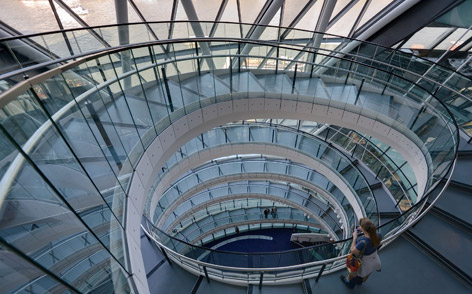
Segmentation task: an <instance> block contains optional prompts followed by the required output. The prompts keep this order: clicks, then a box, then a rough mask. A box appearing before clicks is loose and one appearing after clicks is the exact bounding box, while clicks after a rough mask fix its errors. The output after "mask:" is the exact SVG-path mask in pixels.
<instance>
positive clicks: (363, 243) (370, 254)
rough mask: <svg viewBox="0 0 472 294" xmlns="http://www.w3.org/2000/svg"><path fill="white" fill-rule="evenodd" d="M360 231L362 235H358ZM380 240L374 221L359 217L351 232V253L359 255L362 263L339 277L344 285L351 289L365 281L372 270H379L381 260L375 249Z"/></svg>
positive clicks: (377, 247) (378, 245)
mask: <svg viewBox="0 0 472 294" xmlns="http://www.w3.org/2000/svg"><path fill="white" fill-rule="evenodd" d="M360 232H362V233H363V234H364V235H363V236H360V237H358V234H359V233H360ZM381 240H382V236H381V235H380V234H379V233H378V232H377V228H376V227H375V225H374V223H373V222H372V221H371V220H370V219H368V218H361V219H360V220H359V227H358V229H356V230H355V231H354V232H353V233H352V245H351V253H352V254H353V255H356V256H361V259H362V265H361V267H360V268H359V270H358V271H357V272H355V273H353V272H348V275H347V277H344V276H341V277H340V278H341V281H342V282H343V284H344V285H346V286H347V287H348V288H350V289H353V288H354V287H355V286H356V285H362V283H363V282H365V281H367V278H369V275H370V274H371V273H372V272H373V271H374V270H376V271H380V268H381V262H380V258H379V255H378V254H377V250H378V249H379V247H380V241H381Z"/></svg>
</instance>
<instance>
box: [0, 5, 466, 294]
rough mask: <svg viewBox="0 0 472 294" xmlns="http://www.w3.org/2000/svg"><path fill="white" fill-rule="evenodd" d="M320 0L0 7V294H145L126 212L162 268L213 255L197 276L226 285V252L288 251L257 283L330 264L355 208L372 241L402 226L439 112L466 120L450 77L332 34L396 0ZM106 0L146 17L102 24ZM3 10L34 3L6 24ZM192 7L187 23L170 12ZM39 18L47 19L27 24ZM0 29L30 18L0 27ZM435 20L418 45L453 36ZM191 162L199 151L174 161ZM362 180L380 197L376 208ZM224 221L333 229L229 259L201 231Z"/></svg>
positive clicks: (437, 141)
mask: <svg viewBox="0 0 472 294" xmlns="http://www.w3.org/2000/svg"><path fill="white" fill-rule="evenodd" d="M374 2H375V3H374ZM466 2H467V1H466ZM120 3H121V4H120ZM321 3H322V1H300V3H298V1H297V4H296V5H295V2H292V1H272V2H266V1H255V2H254V1H253V2H250V3H249V2H247V1H240V0H238V1H236V0H234V1H232V0H221V1H220V0H215V1H206V2H205V4H202V5H200V4H199V2H198V1H190V0H189V1H177V0H174V1H163V2H162V3H157V1H136V0H135V1H108V0H106V1H105V0H104V1H85V0H82V1H55V0H54V1H49V2H47V1H37V2H34V3H31V1H12V0H11V1H10V0H9V1H5V3H2V4H1V5H2V9H0V17H1V19H2V21H5V23H2V25H1V30H2V39H0V46H1V48H2V50H3V51H2V52H4V53H5V54H4V55H3V56H4V58H3V61H2V62H3V64H4V66H2V70H1V71H0V74H1V77H2V78H1V83H0V95H1V96H0V107H1V112H0V144H1V146H2V148H1V151H0V155H1V156H0V162H1V166H0V176H1V183H0V259H2V260H6V261H7V262H5V264H4V265H3V264H2V267H1V268H0V281H2V285H5V286H4V288H5V289H6V290H5V291H6V293H28V292H33V293H47V292H62V293H89V292H100V291H101V292H116V293H140V292H142V291H144V292H146V291H145V290H146V288H147V285H144V284H142V282H143V281H145V280H146V279H145V277H142V276H140V277H139V278H135V277H134V276H135V275H137V272H138V271H139V262H137V261H136V260H135V259H136V256H137V255H136V248H135V246H134V245H135V244H136V243H138V240H139V231H140V227H139V224H140V223H141V221H142V222H143V225H144V228H145V229H146V230H147V233H148V234H149V237H150V238H151V237H152V238H154V239H155V241H156V242H157V244H159V245H160V246H162V248H163V249H162V250H164V252H166V253H167V254H168V256H169V257H170V258H171V259H172V260H174V261H176V262H177V263H178V264H180V265H182V266H184V267H187V268H193V270H194V271H200V272H201V271H202V270H205V272H206V271H207V268H206V267H207V266H208V264H210V265H214V267H211V266H208V267H209V270H210V273H211V275H212V276H214V277H221V276H224V275H226V277H229V278H231V279H234V280H238V281H251V280H253V279H254V277H255V276H257V275H258V274H259V273H258V272H252V271H247V270H234V269H231V268H232V267H240V268H244V267H246V268H247V267H261V268H263V267H267V268H270V267H288V266H294V267H293V270H292V268H290V270H287V269H280V272H279V270H274V269H272V270H269V272H268V273H267V277H266V279H268V280H269V281H271V280H272V281H284V279H290V278H294V277H299V276H300V273H303V275H305V274H306V275H312V276H313V275H316V274H317V273H318V272H319V271H320V268H321V266H322V265H325V266H327V268H328V269H330V270H335V269H336V268H339V267H341V266H342V265H343V260H341V259H340V257H341V256H343V255H344V254H346V253H347V252H348V251H349V248H350V242H351V240H350V239H349V238H348V237H349V234H350V232H349V231H350V230H351V227H353V226H355V224H356V221H357V218H359V217H361V216H367V217H369V218H371V219H373V220H374V221H376V222H377V221H378V222H379V224H380V225H382V227H381V231H382V233H383V234H384V235H385V236H386V237H387V238H389V237H392V238H393V237H395V236H396V234H397V232H401V231H402V230H403V229H405V228H406V227H407V226H408V225H409V223H411V221H412V219H413V218H414V217H415V216H416V215H417V213H418V212H419V211H420V210H421V208H422V206H423V205H424V203H425V202H426V201H427V200H428V199H429V197H433V196H431V191H432V190H433V189H434V188H436V187H437V186H438V185H443V184H444V179H445V177H446V175H447V174H448V172H449V171H450V169H451V167H452V166H453V164H454V162H455V159H456V152H457V138H458V129H457V124H456V120H457V123H458V124H459V125H460V126H461V127H462V128H463V130H464V131H465V132H469V131H470V130H469V126H470V121H471V120H472V114H471V112H472V109H469V108H468V107H465V106H467V105H468V104H467V103H469V102H470V101H469V97H468V96H467V92H466V91H464V89H466V88H468V85H469V84H470V83H469V80H468V79H467V78H466V77H465V76H463V75H461V74H460V73H456V72H454V71H452V70H451V69H450V68H447V67H443V66H441V65H437V64H435V63H433V62H430V61H428V60H425V59H421V58H418V57H417V56H414V55H411V54H408V53H405V52H402V51H397V50H394V49H390V48H384V47H381V46H377V45H374V44H371V43H366V42H361V41H356V40H352V39H350V37H352V36H353V35H355V33H356V32H358V31H359V30H361V29H365V28H366V26H371V25H373V22H375V21H376V18H378V17H380V16H382V15H385V14H387V13H389V11H391V10H393V9H395V8H396V6H397V4H398V3H397V1H337V3H336V5H334V6H333V7H331V8H328V7H325V6H322V5H321ZM157 5H159V8H160V9H156V6H157ZM163 7H166V8H167V9H163ZM3 8H5V9H3ZM112 8H115V9H116V11H118V12H120V11H121V12H122V11H125V10H127V11H128V22H144V21H147V22H145V23H136V24H129V25H128V24H127V25H120V26H116V25H114V18H115V9H112ZM125 8H126V9H125ZM192 8H193V9H194V10H195V11H192ZM13 11H16V12H18V11H22V12H24V14H26V15H28V14H30V15H34V16H35V17H31V20H30V22H17V23H13V22H12V24H14V26H13V27H8V25H7V24H8V23H9V22H10V19H11V18H12V17H16V15H15V13H13ZM194 13H195V14H196V15H198V20H199V22H188V21H187V20H192V21H193V20H197V19H195V15H193V14H194ZM38 16H41V17H38ZM323 19H324V20H323ZM22 20H24V18H22ZM39 20H41V22H39ZM162 20H165V22H162ZM169 20H171V21H173V20H182V21H177V22H169ZM215 20H216V21H231V22H232V23H218V22H214V21H215ZM152 21H156V22H152ZM31 22H37V23H36V24H34V23H33V25H32V23H31ZM242 23H246V24H242ZM256 24H257V25H256ZM265 25H272V26H268V27H266V26H265ZM278 25H283V26H285V28H280V27H278ZM89 26H94V27H89ZM299 28H302V29H305V30H300V29H299ZM57 29H66V30H63V31H58V32H57V31H56V32H51V33H44V32H45V31H51V30H57ZM425 29H426V28H425ZM15 30H16V31H19V32H20V33H25V34H27V33H38V34H36V35H31V36H19V37H9V36H8V35H9V34H10V35H11V34H12V32H14V31H15ZM32 30H34V31H32ZM315 30H321V31H323V32H327V34H323V35H321V34H319V33H314V31H315ZM431 31H436V30H431ZM329 33H333V34H335V35H330V34H329ZM435 33H436V32H435ZM439 33H440V34H441V36H442V37H444V38H442V37H441V40H439V39H437V40H435V41H433V42H431V44H428V45H427V47H428V48H430V49H435V48H437V49H440V50H453V49H451V48H450V46H449V43H451V42H456V43H457V41H455V40H456V39H458V38H469V31H468V29H465V28H457V29H444V30H441V32H439ZM421 35H422V34H421ZM418 36H420V34H419V35H418ZM320 37H321V38H320ZM415 38H416V37H415V36H413V38H412V39H411V40H410V41H409V42H410V43H411V44H410V45H411V46H413V45H412V44H414V43H415V42H416V43H417V42H419V41H420V39H415ZM317 40H319V42H318V41H317ZM433 43H434V44H433ZM457 44H458V43H457ZM351 47H352V48H351ZM346 48H351V49H350V50H347V49H346ZM446 105H448V106H451V110H449V109H448V108H447V107H446ZM464 105H465V106H464ZM400 141H401V142H400ZM156 146H159V148H160V149H159V150H160V151H159V152H158V153H152V152H155V150H157V147H156ZM248 146H250V147H248ZM392 146H394V147H392ZM225 148H226V149H225ZM245 148H247V149H245ZM270 148H272V149H270ZM231 149H232V150H231ZM264 149H265V150H264ZM234 150H237V151H234ZM217 154H219V155H217ZM153 156H156V158H153ZM297 158H298V161H297V160H296V159H297ZM192 160H195V162H198V160H201V161H202V162H199V163H198V164H197V165H196V166H195V167H192V168H185V164H188V162H192ZM357 162H360V163H361V164H362V169H361V168H359V167H358V163H357ZM146 164H147V167H146ZM310 164H311V165H310ZM365 170H367V171H368V173H369V174H368V175H367V174H364V172H365ZM251 175H254V176H253V178H250V176H251ZM244 177H246V178H244ZM372 177H374V178H375V179H377V180H379V181H380V182H381V184H382V185H383V186H384V187H385V188H386V190H387V191H388V195H389V197H391V201H393V202H394V203H395V207H396V208H397V209H398V213H399V217H398V218H395V219H394V220H392V221H390V222H388V223H386V224H382V223H380V219H379V217H378V207H377V203H376V199H375V195H374V194H373V193H372V189H371V183H370V182H369V180H368V178H372ZM168 179H174V180H172V181H170V182H169V181H168ZM199 185H201V187H203V186H204V188H199ZM205 185H206V186H205ZM137 187H140V188H137ZM139 189H141V190H139ZM198 189H200V190H198ZM136 191H139V192H140V193H138V194H136ZM349 195H351V196H349ZM434 197H435V196H434ZM138 198H139V199H138ZM263 206H277V207H278V212H277V218H275V217H273V218H272V219H268V220H267V221H266V220H265V218H264V216H263V213H262V210H261V208H262V207H263ZM142 207H145V210H144V216H145V217H144V218H143V219H141V217H142V210H141V208H142ZM210 220H211V221H210ZM235 226H238V227H239V226H240V227H241V228H242V229H244V230H246V228H247V230H251V229H257V228H259V229H261V228H269V227H271V228H282V227H284V228H285V227H290V226H292V227H293V226H299V227H300V228H303V229H306V230H309V231H312V232H317V233H320V232H321V233H323V234H330V236H332V237H335V239H336V240H338V239H339V242H337V243H336V244H337V245H336V251H335V252H334V253H333V251H330V250H327V249H326V248H328V245H323V246H315V247H312V248H307V249H304V250H300V251H298V252H287V253H284V254H280V255H279V256H278V258H276V260H278V261H279V262H278V263H276V264H274V263H267V262H264V260H266V259H267V258H264V256H262V255H260V256H249V255H245V257H244V258H242V259H241V264H236V263H234V262H235V260H236V259H235V256H234V255H231V254H230V253H221V252H218V251H217V250H209V249H208V248H204V247H201V245H205V243H208V242H211V241H214V240H217V239H218V238H220V237H225V236H227V235H228V234H233V233H234V231H233V230H234V227H235ZM346 238H347V239H346ZM137 251H139V249H138V250H137ZM328 252H331V253H333V254H327V253H328ZM133 254H134V255H133ZM295 255H297V256H302V258H301V259H297V260H298V261H297V262H294V261H293V260H294V259H291V257H293V256H295ZM138 257H139V256H138ZM249 260H251V263H249ZM274 260H275V259H274ZM204 264H205V265H204ZM250 264H251V266H249V265H250ZM233 270H234V272H233ZM12 272H15V273H16V274H14V278H13V274H12ZM140 283H141V284H140Z"/></svg>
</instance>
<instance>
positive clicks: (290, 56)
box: [0, 21, 472, 133]
mask: <svg viewBox="0 0 472 294" xmlns="http://www.w3.org/2000/svg"><path fill="white" fill-rule="evenodd" d="M195 25H196V26H198V27H200V28H201V29H202V31H203V32H204V35H198V34H196V33H195V32H194V28H195V27H194V26H195ZM214 26H215V23H212V22H188V21H176V22H155V23H145V24H144V23H142V24H139V23H138V24H128V25H120V26H116V25H111V26H110V25H108V26H99V27H91V28H87V29H72V30H67V31H66V33H63V32H50V33H42V34H35V35H29V36H21V37H12V38H4V39H2V40H0V42H1V43H2V45H3V46H5V47H6V48H8V50H7V52H8V54H9V55H10V56H9V58H10V59H11V60H13V61H15V62H16V63H17V64H18V68H19V69H20V68H28V67H30V66H31V67H32V69H30V70H29V71H28V69H26V70H23V71H20V72H19V73H15V72H13V73H6V74H4V75H3V77H2V80H6V81H7V83H6V87H8V85H10V86H11V85H13V84H15V83H16V82H18V81H21V80H23V79H24V77H25V76H33V75H34V74H36V73H37V72H42V71H44V70H47V69H51V68H53V67H56V66H58V65H59V64H60V62H61V59H71V58H74V57H76V56H80V55H87V54H91V53H94V52H100V51H103V50H106V49H108V48H113V47H116V46H120V45H121V46H126V45H127V44H119V43H118V42H117V41H118V39H117V34H118V31H124V32H126V33H127V34H128V36H129V43H128V44H138V43H145V42H159V41H164V40H167V39H174V40H176V39H180V38H181V39H194V41H192V40H189V41H187V42H184V43H181V44H176V43H174V44H172V45H170V46H168V45H167V44H165V45H158V46H155V47H153V49H152V54H161V55H163V57H162V58H164V59H169V58H174V57H176V56H177V55H178V54H177V52H182V51H194V50H195V49H194V48H195V47H197V48H199V49H200V50H201V51H202V53H203V54H205V55H208V53H209V52H203V51H208V50H211V49H208V48H207V46H203V47H199V42H198V41H199V40H201V39H202V38H214V39H218V38H234V39H241V36H240V29H244V31H248V30H249V29H250V28H252V29H253V28H256V27H261V28H262V30H263V34H261V35H260V36H258V37H257V39H255V40H254V41H255V42H272V43H278V44H279V43H283V44H284V45H286V46H292V47H296V48H297V50H300V49H303V50H304V51H303V53H300V52H299V53H296V51H289V50H287V51H286V52H285V51H284V50H274V49H273V48H272V49H268V50H263V49H261V48H260V47H257V46H254V45H252V44H246V45H238V46H237V47H234V48H231V49H230V48H227V49H226V48H225V50H228V51H229V52H231V51H232V52H231V53H233V54H234V52H236V51H238V52H243V53H247V52H250V53H251V54H252V55H262V57H260V58H252V59H251V58H250V59H244V60H243V63H244V64H245V66H246V68H257V67H261V66H264V67H265V68H268V69H275V68H277V69H280V70H293V67H294V66H295V64H297V62H298V61H300V62H301V63H300V69H302V70H303V71H309V70H314V69H315V70H316V69H317V67H316V66H315V65H308V66H307V65H306V64H305V63H304V62H305V61H308V60H310V61H311V60H315V61H316V63H321V64H329V63H332V61H333V60H335V59H336V57H335V56H336V55H337V56H344V57H346V60H345V61H342V62H340V63H339V64H338V66H335V67H345V68H352V67H353V66H352V64H353V63H356V65H355V67H357V70H359V71H364V72H366V73H367V74H369V73H375V74H381V73H379V72H376V70H375V69H379V68H382V69H384V72H383V73H382V74H383V75H384V78H385V79H389V80H390V81H389V82H392V83H396V82H399V83H400V84H402V82H401V80H400V79H397V78H395V77H394V76H393V75H394V74H396V75H398V76H401V77H404V78H407V79H409V80H411V81H413V82H415V83H416V84H418V85H420V86H421V87H423V88H424V89H426V90H427V91H429V92H430V93H435V95H436V97H438V98H440V99H441V100H442V101H443V102H445V103H447V104H448V105H449V106H450V107H451V108H452V111H453V112H454V114H455V116H456V118H457V119H458V122H459V124H461V125H463V129H464V130H465V131H466V132H469V133H470V124H469V122H470V121H471V113H470V111H469V110H468V106H470V104H471V103H472V101H471V99H470V98H469V96H470V95H468V94H469V91H470V90H469V89H468V88H469V87H470V79H468V78H467V77H465V76H463V75H462V74H460V73H458V72H455V71H453V70H451V69H449V68H445V67H443V66H441V65H438V64H435V63H433V62H431V61H429V60H426V59H422V58H421V57H418V56H414V55H412V54H409V53H406V52H402V51H399V50H395V49H392V48H385V47H382V46H379V45H376V44H372V43H368V42H365V41H357V40H353V39H349V38H345V37H340V36H336V35H331V34H322V35H323V38H322V43H321V45H320V48H316V52H317V53H316V54H315V53H313V52H314V51H315V50H314V48H312V47H311V46H312V40H313V39H314V35H315V34H316V35H318V34H319V33H317V32H310V31H305V30H300V29H293V28H291V29H289V28H284V29H283V30H281V29H280V28H279V27H273V26H256V25H254V24H239V23H224V22H220V23H218V25H217V26H216V30H214V31H213V33H211V32H212V31H211V30H212V29H211V28H213V27H214ZM171 27H172V30H170V28H171ZM177 27H178V28H179V29H176V28H177ZM145 32H148V33H145ZM282 33H283V34H282ZM64 34H65V36H66V38H67V40H68V41H67V42H68V43H66V39H65V38H64ZM281 34H282V35H283V36H284V38H282V39H281V38H280V37H279V36H280V35H281ZM245 40H251V35H248V36H246V37H245ZM334 40H335V41H336V42H334V43H333V41H334ZM324 42H329V44H330V45H329V46H326V45H325V43H324ZM333 44H334V45H335V46H333ZM353 45H356V46H353ZM31 46H33V48H34V47H36V48H47V49H46V50H45V52H46V53H43V54H41V53H36V55H35V58H36V60H34V61H31V60H25V59H24V58H22V56H21V53H23V54H24V52H28V51H29V50H31ZM222 47H224V45H223V46H222ZM254 47H256V48H254ZM351 47H353V48H355V50H350V51H349V50H347V49H346V48H351ZM202 48H203V49H202ZM136 52H137V51H136ZM256 52H257V53H256ZM255 53H256V54H255ZM146 54H148V53H147V52H146V50H141V52H139V54H136V55H134V58H135V59H138V58H141V57H142V56H143V55H146ZM184 54H186V53H184ZM187 54H188V53H187ZM123 56H126V54H125V55H123ZM264 56H269V57H274V58H280V57H284V58H286V60H282V61H276V59H266V58H264ZM116 57H117V58H118V59H120V55H119V54H118V55H116ZM48 63H49V65H45V64H48ZM213 63H214V65H216V66H218V65H220V66H221V65H222V64H221V63H223V64H224V63H227V61H226V60H224V59H221V60H219V62H218V61H216V60H214V61H213ZM36 64H37V65H36ZM131 67H133V64H131ZM7 77H8V79H7ZM70 82H71V83H74V79H71V80H70ZM79 83H80V81H79ZM5 89H6V88H3V89H2V90H3V91H4V90H5ZM405 89H408V91H414V87H409V88H408V87H405ZM38 90H39V92H41V94H42V95H46V93H44V92H43V91H42V90H41V89H38ZM465 106H467V107H465Z"/></svg>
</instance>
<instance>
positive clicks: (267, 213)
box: [264, 207, 270, 218]
mask: <svg viewBox="0 0 472 294" xmlns="http://www.w3.org/2000/svg"><path fill="white" fill-rule="evenodd" d="M269 212H270V210H269V207H266V209H265V210H264V216H265V218H267V216H268V215H269Z"/></svg>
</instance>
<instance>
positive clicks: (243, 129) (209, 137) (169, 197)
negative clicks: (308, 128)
mask: <svg viewBox="0 0 472 294" xmlns="http://www.w3.org/2000/svg"><path fill="white" fill-rule="evenodd" d="M241 143H257V144H261V143H263V144H274V145H279V146H286V147H288V148H292V149H293V148H294V149H296V150H297V151H298V152H299V153H304V154H306V155H307V156H309V157H312V158H318V162H319V163H321V164H323V165H327V166H328V167H329V168H330V169H331V170H333V171H336V172H337V175H338V177H339V178H340V179H343V180H344V181H346V182H347V184H348V186H350V187H351V189H352V191H354V192H353V194H354V195H355V196H356V197H359V200H357V201H359V204H360V206H361V207H363V209H362V211H363V212H362V213H366V214H367V216H368V217H369V218H371V219H372V220H374V221H376V220H377V219H378V216H377V214H378V211H377V208H376V204H375V198H374V197H373V195H372V192H371V191H370V187H369V184H368V183H367V181H366V180H365V178H364V176H363V175H362V173H361V172H360V171H359V170H358V169H357V167H356V166H355V165H354V164H352V163H351V162H350V160H349V159H348V158H347V157H346V156H345V155H343V154H342V153H341V152H339V151H338V150H336V149H333V148H332V147H330V146H329V145H328V144H326V143H324V142H323V141H321V140H319V139H317V138H315V137H313V136H310V135H308V134H305V133H302V132H294V131H293V130H290V129H280V128H277V127H274V126H272V127H270V126H251V125H236V124H233V125H229V126H226V127H220V128H215V129H212V130H211V131H209V132H206V133H204V134H202V135H201V136H200V137H196V138H194V139H193V140H191V141H189V142H188V143H186V144H185V145H183V146H182V147H181V148H180V149H179V151H178V152H177V153H175V154H174V156H172V157H171V158H170V160H169V161H168V162H167V164H166V165H165V166H164V170H171V169H172V166H173V165H177V164H178V162H179V161H180V160H182V159H185V158H188V157H191V156H192V155H193V154H197V153H198V152H200V151H202V150H203V149H205V150H210V149H211V148H218V147H219V146H223V145H227V144H241ZM257 164H258V165H259V167H257ZM251 166H252V167H251ZM224 167H229V166H224ZM271 167H272V166H270V165H269V166H265V168H266V169H265V170H264V169H262V170H261V168H264V166H263V165H262V163H257V162H251V163H247V164H246V165H245V166H241V168H244V171H245V172H248V173H249V172H251V169H257V170H260V171H261V172H270V170H269V169H267V168H271ZM236 168H237V167H236ZM241 168H239V169H236V170H233V171H231V170H224V171H218V170H215V171H213V173H214V174H215V175H219V176H222V175H230V174H231V173H234V172H235V171H237V172H241V171H242V169H241ZM274 168H275V166H274ZM208 171H209V170H208ZM282 171H283V172H284V173H286V170H282ZM209 172H210V171H209ZM221 173H223V174H221ZM277 173H280V168H279V172H277ZM290 173H291V174H293V175H294V176H298V177H300V178H302V179H307V178H309V177H311V179H310V181H316V180H317V177H314V174H313V173H309V169H300V168H298V167H295V168H293V169H291V170H290ZM297 173H299V175H297ZM315 175H319V173H316V174H315ZM162 176H163V175H160V177H159V179H158V181H159V180H160V178H161V177H162ZM199 176H201V177H202V178H201V179H202V181H203V180H204V179H208V177H209V176H210V175H207V176H205V174H203V173H199ZM318 177H319V176H318ZM323 178H326V176H323ZM194 180H195V179H194ZM316 184H318V183H316ZM321 184H322V185H323V184H325V183H321ZM325 185H326V188H324V189H328V188H329V189H333V188H335V187H333V185H332V184H331V186H330V184H329V183H326V184H325ZM154 187H156V185H155V186H154ZM192 187H193V185H192V184H191V183H186V182H183V183H176V184H175V185H174V186H173V187H172V188H171V189H169V190H168V194H166V193H164V194H163V196H162V197H161V198H160V199H161V202H164V204H162V203H161V204H156V201H155V200H153V199H151V204H150V205H151V207H150V209H151V211H150V215H154V212H153V211H154V206H155V205H159V206H160V207H166V208H168V206H169V205H170V204H171V203H172V202H173V201H176V200H178V199H182V198H181V195H182V194H184V193H185V192H186V191H187V190H188V189H190V188H192ZM177 191H178V192H177ZM337 192H340V193H337ZM345 193H347V191H339V188H338V189H337V191H336V192H333V194H335V195H336V196H337V197H338V201H339V202H343V203H344V201H345V195H344V194H345ZM152 194H154V191H153V190H151V191H150V195H152ZM159 196H160V195H159ZM173 209H175V207H174V206H171V208H170V211H173ZM359 213H361V212H360V211H359V210H358V211H357V217H358V218H359V217H360V215H359ZM351 216H352V214H351ZM154 220H156V216H155V215H154Z"/></svg>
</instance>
